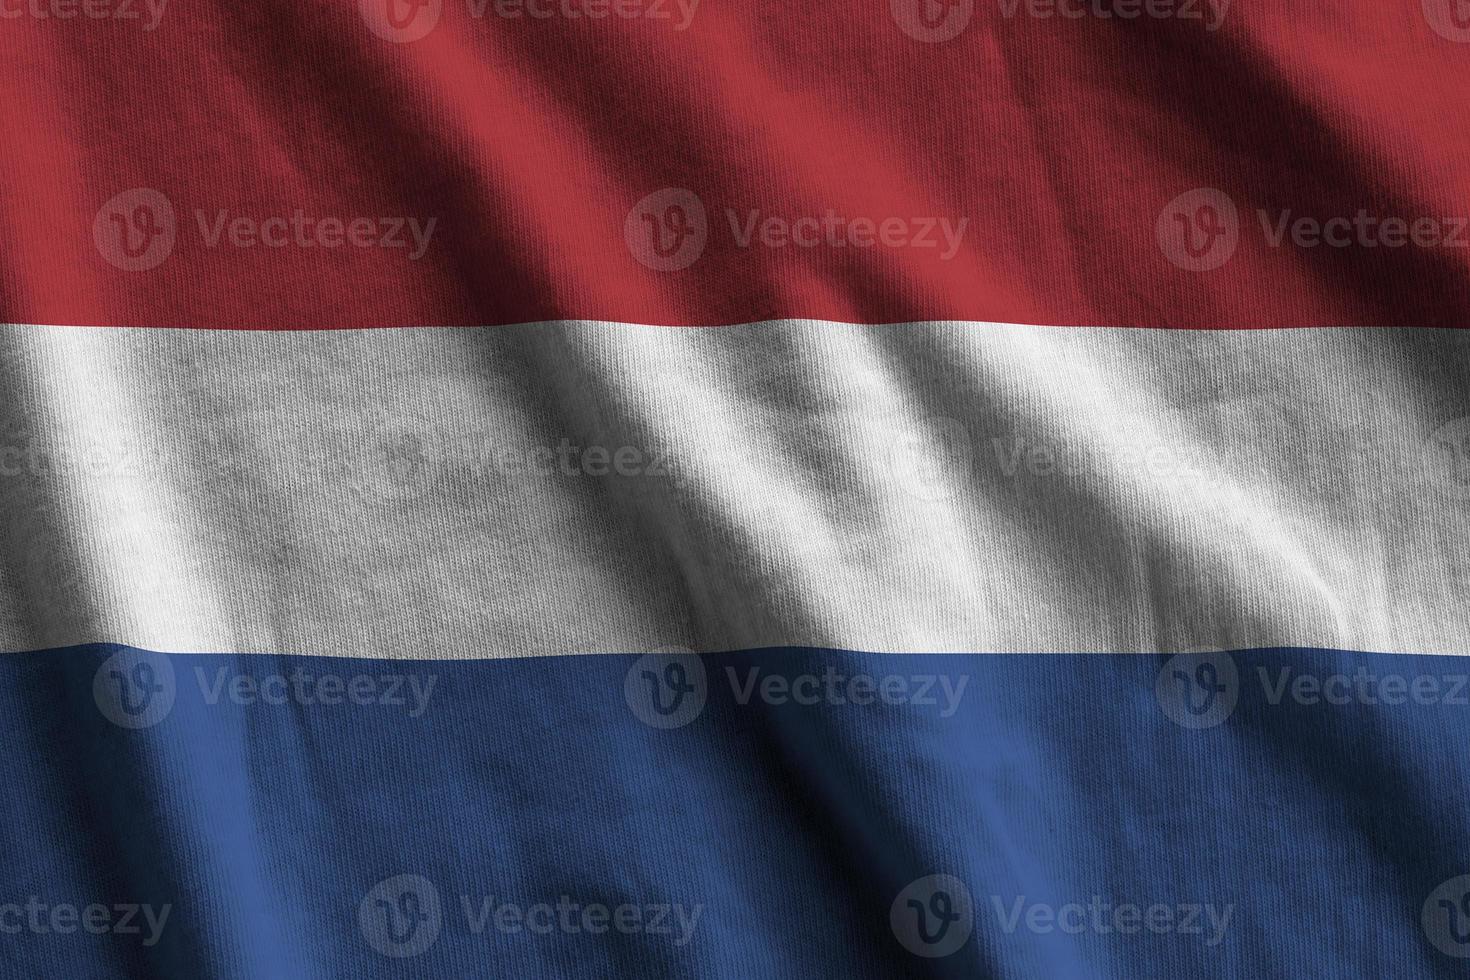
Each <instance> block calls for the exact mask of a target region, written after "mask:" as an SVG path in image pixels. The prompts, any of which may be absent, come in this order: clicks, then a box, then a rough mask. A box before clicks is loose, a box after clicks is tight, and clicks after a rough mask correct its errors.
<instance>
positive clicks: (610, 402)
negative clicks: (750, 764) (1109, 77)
mask: <svg viewBox="0 0 1470 980" xmlns="http://www.w3.org/2000/svg"><path fill="white" fill-rule="evenodd" d="M0 338H3V339H0V370H3V377H0V424H3V426H4V430H3V432H0V499H3V503H4V511H3V513H4V520H3V538H0V547H3V552H0V646H3V648H5V649H9V650H20V649H35V648H43V647H53V646H61V645H67V644H72V643H81V642H92V641H113V642H125V643H130V644H135V645H139V646H145V647H151V648H155V649H162V650H169V651H227V650H228V651H282V652H293V653H302V654H333V655H376V656H415V657H499V656H517V655H539V654H560V653H571V652H584V651H611V650H650V649H656V648H662V647H668V646H684V647H690V648H694V649H720V648H744V647H756V646H771V645H783V644H802V645H815V646H833V647H848V648H856V649H863V650H875V651H1038V652H1040V651H1098V652H1105V651H1114V652H1152V651H1161V650H1164V651H1172V650H1180V649H1190V648H1196V647H1215V646H1219V647H1243V646H1258V645H1307V646H1334V647H1345V648H1353V649H1364V650H1377V651H1404V652H1421V653H1431V652H1438V653H1462V652H1465V650H1466V643H1467V636H1470V630H1467V626H1470V602H1467V600H1466V597H1467V596H1470V541H1467V537H1470V463H1467V455H1466V453H1467V446H1466V442H1467V440H1470V422H1467V421H1464V417H1465V416H1467V415H1470V333H1465V332H1455V331H1441V330H1399V329H1357V328H1353V329H1309V330H1289V331H1246V332H1238V333H1219V332H1198V333H1195V332H1179V331H1159V330H1140V329H1107V328H1089V329H1076V328H1049V327H1029V326H1016V325H998V324H961V323H943V324H910V325H902V326H886V327H874V326H853V325H844V324H833V323H825V322H813V321H782V322H774V323H763V324H751V325H742V326H733V327H723V328H715V329H677V328H667V327H646V326H634V325H626V324H606V323H585V322H579V323H558V324H540V325H526V326H519V327H500V328H493V329H483V330H478V329H476V330H471V329H452V328H449V329H441V328H432V329H430V328H424V329H395V330H371V331H325V332H297V333H229V332H205V331H184V330H166V329H156V330H131V329H110V328H109V329H92V328H75V327H28V326H10V327H5V328H3V331H0ZM1456 439H1458V443H1457V445H1458V450H1457V451H1456V450H1452V449H1451V448H1450V444H1451V443H1453V442H1454V441H1455V440H1456ZM563 440H565V441H563ZM593 446H600V447H604V448H605V449H606V450H607V459H606V460H604V459H603V457H602V456H601V455H599V454H598V453H596V452H592V453H589V452H587V447H593ZM1456 452H1458V455H1456ZM1457 466H1458V469H1457V468H1456V467H1457ZM605 468H606V469H611V470H615V471H619V470H620V471H621V472H614V473H613V475H600V474H601V472H602V471H603V470H604V469H605Z"/></svg>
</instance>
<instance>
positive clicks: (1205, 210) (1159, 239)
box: [0, 0, 1470, 328]
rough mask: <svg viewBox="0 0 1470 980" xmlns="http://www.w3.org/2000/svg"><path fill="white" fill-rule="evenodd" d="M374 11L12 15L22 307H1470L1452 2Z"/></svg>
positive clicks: (371, 311)
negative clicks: (656, 234)
mask: <svg viewBox="0 0 1470 980" xmlns="http://www.w3.org/2000/svg"><path fill="white" fill-rule="evenodd" d="M364 2H365V3H366V4H367V6H366V7H363V6H362V5H360V4H358V3H356V2H346V0H338V2H325V0H257V2H252V3H238V2H226V0H171V2H169V3H168V4H167V6H166V7H165V8H164V9H163V10H162V15H161V18H159V19H158V20H157V24H156V26H155V27H154V29H152V30H149V29H147V27H148V25H149V23H150V22H151V20H152V19H153V17H154V13H153V12H150V10H149V8H148V6H147V5H146V4H145V0H0V13H3V14H4V16H3V17H0V91H3V92H4V96H3V98H0V132H3V133H4V134H5V137H6V138H5V139H4V140H0V315H3V317H4V318H5V319H7V320H11V321H19V322H42V323H80V324H119V325H172V326H203V327H356V326H374V325H415V324H497V323H509V322H519V321H528V320H539V319H549V318H564V317H566V318H593V319H610V320H625V321H637V322H649V323H669V324H722V323H731V322H741V321H749V320H757V319H764V318H771V317H782V316H791V317H815V318H826V319H836V320H848V321H861V322H895V321H906V320H919V319H979V320H997V321H1022V322H1036V323H1057V324H1109V325H1133V324H1144V325H1160V326H1189V327H1221V328H1223V327H1269V326H1298V325H1319V324H1401V325H1438V326H1461V325H1465V324H1467V323H1470V288H1467V283H1470V279H1467V258H1470V248H1466V247H1462V246H1464V245H1470V230H1467V229H1466V228H1465V226H1464V225H1465V216H1466V215H1467V212H1470V193H1467V192H1470V179H1467V177H1470V174H1467V169H1466V164H1465V161H1466V160H1467V159H1470V127H1467V126H1466V111H1467V110H1466V107H1467V106H1470V23H1466V24H1464V25H1463V28H1462V25H1461V23H1460V22H1459V21H1457V20H1456V19H1455V14H1456V11H1457V10H1458V5H1457V4H1456V3H1455V2H1454V0H1443V3H1440V2H1439V0H1423V3H1422V4H1421V2H1420V0H1413V2H1409V0H1406V2H1404V3H1397V4H1382V3H1353V4H1328V3H1323V4H1309V3H1290V4H1281V3H1266V2H1264V0H1249V2H1248V0H1237V2H1235V3H1234V4H1232V5H1230V8H1229V9H1228V10H1227V11H1225V13H1224V18H1223V21H1221V22H1219V27H1218V29H1215V30H1212V29H1210V28H1211V26H1213V23H1214V20H1215V18H1216V16H1217V13H1216V11H1214V10H1212V9H1211V8H1210V7H1209V6H1208V4H1207V2H1206V0H1178V2H1177V3H1175V4H1166V0H1063V6H1065V7H1066V8H1067V11H1068V12H1069V13H1078V12H1080V13H1081V15H1082V16H1079V17H1072V16H1053V17H1041V16H1036V14H1041V13H1044V12H1045V11H1046V10H1049V9H1052V8H1051V7H1049V6H1038V5H1037V4H1038V3H1039V2H1043V0H1036V2H1032V3H1028V2H1027V0H1016V3H1017V4H1018V6H1015V7H1014V8H1013V5H1012V3H1011V0H1004V2H1003V0H988V2H987V0H973V3H972V0H954V2H955V4H956V5H955V6H953V7H945V6H941V5H940V3H939V0H924V2H926V3H929V4H931V6H929V7H927V8H925V9H927V10H928V12H929V13H930V14H931V16H930V18H929V22H930V25H931V26H929V27H926V26H925V21H924V19H923V18H922V17H921V16H920V13H919V11H918V10H917V8H916V7H914V6H912V5H910V4H909V0H892V3H890V2H889V0H828V2H826V3H822V4H775V5H772V4H756V3H730V2H716V0H705V2H704V3H702V4H700V5H699V6H698V7H697V8H696V9H695V10H694V11H693V15H692V19H689V20H688V23H687V26H686V27H685V28H684V29H682V30H681V29H678V28H679V26H680V25H681V23H683V22H684V21H685V20H686V18H687V16H688V8H687V6H686V7H685V8H684V9H682V10H681V8H680V7H679V6H678V5H677V4H676V2H675V0H499V2H498V3H497V0H488V6H487V7H486V12H485V15H484V16H483V17H479V18H477V17H475V16H473V15H472V8H471V6H470V3H471V0H433V2H434V3H437V4H438V5H439V9H437V11H436V9H435V8H434V7H433V6H430V7H428V8H425V9H424V10H419V11H417V13H416V14H415V8H413V7H409V6H407V5H406V4H405V3H404V0H395V2H397V3H399V4H400V6H399V7H398V8H397V13H398V15H399V16H400V19H401V21H402V23H404V24H405V25H406V26H407V28H408V29H409V30H410V31H412V30H414V29H415V28H421V27H426V26H428V23H429V21H431V20H432V19H433V18H434V16H435V14H436V13H437V17H438V19H437V23H435V24H434V26H433V28H432V30H429V31H428V33H427V34H426V35H425V36H423V37H422V38H420V39H417V40H413V41H411V42H407V43H396V42H394V41H390V40H385V39H383V38H381V37H379V36H378V35H377V34H375V33H374V32H373V30H371V29H370V27H369V21H370V20H374V19H378V20H379V22H378V26H379V27H381V28H383V31H384V32H385V33H389V32H390V29H389V28H387V27H384V24H385V23H386V21H383V20H381V17H382V16H385V15H386V10H387V7H386V4H387V3H388V0H364ZM913 2H914V4H917V3H918V2H919V0H913ZM1217 2H1218V0H1217ZM154 3H155V4H156V3H157V0H154ZM526 3H532V4H534V5H535V6H534V12H537V13H549V14H550V16H548V17H532V16H528V15H527V12H526V10H525V7H524V4H526ZM653 3H657V7H656V8H654V9H653V10H649V9H647V7H648V5H649V4H653ZM122 4H125V5H126V6H124V7H122V8H121V10H122V11H123V12H124V13H136V14H137V15H138V19H128V18H126V17H119V18H113V17H111V16H105V15H108V14H110V13H116V12H118V11H119V5H122ZM512 4H514V6H512ZM1338 8H1343V9H1338ZM1348 8H1350V9H1348ZM568 9H571V10H573V12H578V13H588V12H599V11H600V12H604V13H609V14H610V16H607V17H601V18H597V17H591V16H580V17H572V16H568V14H567V13H566V11H567V10H568ZM1012 9H1014V13H1012V14H1010V15H1008V11H1009V10H1012ZM497 11H499V12H497ZM515 11H521V12H522V15H521V16H509V14H513V13H514V12H515ZM619 11H622V12H623V13H638V16H634V17H624V16H621V15H620V14H619V13H618V12H619ZM1028 11H1029V12H1028ZM1171 11H1172V12H1171ZM1107 13H1111V14H1112V15H1113V16H1111V17H1104V16H1100V14H1107ZM1125 13H1135V14H1138V16H1136V17H1135V18H1134V19H1125V18H1124V17H1122V16H1120V15H1121V14H1125ZM1186 13H1187V14H1197V15H1198V16H1199V17H1200V18H1201V19H1192V18H1191V17H1190V16H1185V14H1186ZM61 14H70V16H65V17H63V16H58V15H61ZM657 14H664V15H666V16H663V17H660V16H657ZM414 16H417V17H418V18H420V19H419V20H414V19H413V17H414ZM946 16H948V17H950V18H951V19H949V20H945V19H944V18H945V17H946ZM967 18H968V19H967ZM960 27H962V28H963V29H962V30H958V32H957V33H955V29H957V28H960ZM949 33H955V36H953V37H952V38H949V39H947V40H939V41H935V40H933V39H934V38H936V37H943V36H944V35H945V34H949ZM916 37H917V38H928V40H924V39H916ZM138 188H143V189H148V190H150V191H152V192H156V193H149V194H143V195H139V194H126V193H123V192H130V191H133V190H134V189H138ZM665 188H678V189H684V190H687V191H688V192H689V195H670V194H665V195H664V196H663V197H655V198H654V199H653V201H652V203H651V204H650V205H647V206H645V207H644V208H643V210H642V211H639V210H637V208H636V206H637V205H638V203H639V202H640V201H643V200H645V199H646V198H647V197H648V195H650V194H655V192H658V191H660V190H662V189H665ZM1195 188H1210V189H1213V190H1214V191H1216V192H1217V193H1214V194H1204V195H1195V196H1194V197H1187V198H1184V199H1183V200H1182V201H1181V202H1180V203H1178V204H1175V205H1173V206H1172V207H1171V203H1170V202H1174V201H1176V200H1177V199H1179V197H1180V195H1181V194H1184V193H1185V192H1188V191H1191V190H1193V189H1195ZM119 194H122V195H123V196H121V197H118V195H119ZM692 198H697V201H698V203H697V204H695V203H694V202H693V200H692ZM1227 201H1228V203H1225V202H1227ZM163 202H166V204H165V203H163ZM677 203H682V204H683V208H682V210H679V209H674V208H671V207H670V205H671V204H677ZM1232 209H1233V211H1234V213H1235V222H1234V224H1233V226H1232V225H1231V224H1230V218H1231V210H1232ZM701 210H702V211H703V215H704V217H703V221H702V223H701V219H700V214H699V212H700V211H701ZM170 211H171V212H172V214H173V222H172V234H170V233H169V221H168V215H169V212H170ZM298 215H299V218H298ZM752 216H753V217H752ZM323 219H325V220H323ZM406 219H412V220H413V221H414V222H417V223H418V224H417V227H418V229H419V231H420V237H421V239H424V241H422V242H421V243H420V244H422V245H423V246H424V248H423V254H422V255H421V256H420V257H418V258H417V259H416V260H415V259H414V258H413V253H414V252H415V251H416V250H417V249H418V245H416V244H415V242H414V238H413V236H412V235H411V234H410V232H411V229H412V228H413V227H414V226H413V225H412V224H410V223H408V222H407V220H406ZM1302 219H1305V221H1303V220H1302ZM431 220H432V221H433V225H432V228H430V225H429V222H430V221H431ZM946 222H947V224H946ZM961 222H963V225H962V224H961ZM400 224H401V228H400V227H398V226H399V225H400ZM946 228H947V229H948V231H949V233H950V234H949V236H948V237H946V235H945V230H946ZM1232 228H1233V231H1231V232H1230V233H1225V234H1218V233H1219V232H1224V231H1227V230H1229V229H1232ZM1314 229H1315V230H1314ZM655 230H658V231H660V233H661V234H662V236H663V241H664V245H665V246H667V249H668V250H669V251H671V253H672V254H671V255H670V256H668V257H666V258H660V257H659V256H657V255H656V254H655V253H654V252H653V251H650V242H651V240H652V239H651V238H650V237H649V236H650V235H651V234H652V232H653V231H655ZM747 230H749V232H750V233H749V237H748V238H747ZM1186 230H1187V231H1189V232H1190V233H1191V234H1192V235H1193V241H1194V252H1195V253H1197V254H1193V255H1192V254H1191V252H1190V250H1189V248H1188V247H1187V246H1186V243H1185V239H1184V238H1183V235H1184V233H1185V232H1186ZM123 232H127V233H128V236H129V238H130V243H129V245H130V247H131V249H132V250H133V251H134V252H136V253H138V254H137V255H136V256H130V255H129V254H128V251H127V249H126V248H125V247H124V243H123V239H122V237H121V236H122V233H123ZM395 232H396V233H395ZM1324 237H1325V239H1326V240H1325V241H1324V240H1323V239H1324ZM680 241H683V242H684V244H683V251H680V250H679V249H678V248H677V247H676V246H677V245H678V244H679V242H680ZM394 242H402V243H403V244H401V245H394ZM1232 245H1233V250H1232ZM1227 256H1228V257H1227ZM640 259H642V260H643V261H640ZM686 260H687V261H686ZM1222 261H1223V264H1221V262H1222ZM120 266H121V267H120ZM141 266H148V268H139V267H141ZM650 266H653V267H650ZM673 266H682V267H680V268H671V267H673Z"/></svg>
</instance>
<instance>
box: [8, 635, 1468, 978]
mask: <svg viewBox="0 0 1470 980" xmlns="http://www.w3.org/2000/svg"><path fill="white" fill-rule="evenodd" d="M1467 670H1470V661H1462V660H1459V659H1455V658H1434V657H1413V656H1392V657H1390V656H1382V655H1373V654H1361V653H1349V652H1337V651H1323V650H1300V649H1298V650H1265V651H1242V652H1235V653H1232V654H1212V655H1195V656H1189V657H1184V658H1168V657H1155V656H1099V655H1093V656H1081V655H1068V656H1053V655H1004V656H997V655H985V656H893V655H877V654H864V653H853V652H844V651H829V650H812V649H781V650H762V651H755V652H748V653H738V654H721V655H708V656H705V657H703V658H693V657H689V656H681V655H678V654H669V655H650V656H647V657H640V656H638V655H633V654H630V655H597V656H580V657H565V658H541V659H524V660H497V661H475V662H464V661H447V662H446V661H421V660H412V661H392V660H377V659H374V660H366V659H354V658H315V657H313V658H304V657H289V656H277V655H235V654H219V655H190V656H163V655H160V654H151V653H145V652H142V651H135V650H131V649H127V648H119V647H100V646H94V647H81V648H71V649H66V650H53V651H46V652H37V653H26V654H15V655H9V656H6V657H5V658H3V659H0V736H3V739H4V744H5V746H6V747H7V749H8V751H6V752H5V753H4V757H3V759H4V761H3V763H0V778H3V786H4V794H3V797H0V827H3V828H4V830H3V834H4V837H5V840H6V846H5V848H4V854H5V861H4V862H3V864H0V975H3V976H7V977H9V976H14V977H26V978H31V977H38V976H64V977H68V978H86V977H117V976H148V977H169V978H173V977H177V978H181V980H183V978H190V980H192V978H197V977H205V976H209V977H260V978H271V980H277V978H290V977H313V978H315V977H345V976H351V977H399V976H413V977H420V976H422V977H450V976H514V977H541V976H545V977H551V976H557V977H589V978H591V977H607V976H615V975H621V976H638V977H661V976H668V977H676V976H677V977H684V976H703V977H730V978H742V980H744V978H749V977H776V976H781V977H836V976H843V977H849V976H850V977H889V976H919V975H922V976H943V977H949V976H953V977H973V976H994V977H1073V976H1077V977H1082V976H1087V977H1144V976H1149V977H1182V976H1201V977H1203V976H1211V977H1214V976H1218V977H1226V976H1230V977H1234V976H1283V975H1294V976H1301V975H1309V976H1334V977H1336V976H1353V975H1362V976H1401V977H1408V976H1441V975H1442V976H1451V975H1457V974H1458V973H1459V972H1461V971H1462V970H1463V969H1464V966H1465V963H1466V960H1465V959H1463V958H1462V957H1463V956H1467V955H1470V898H1467V897H1466V896H1467V894H1470V879H1465V880H1464V881H1460V880H1457V879H1460V876H1462V875H1465V874H1467V873H1470V833H1467V830H1470V827H1467V822H1470V821H1467V816H1466V811H1467V807H1466V800H1470V785H1467V783H1470V779H1467V771H1466V761H1465V760H1466V759H1467V758H1470V705H1467V701H1470V691H1467V690H1466V689H1465V673H1466V671H1467ZM129 909H132V911H131V912H129ZM124 920H126V921H124ZM1462 939H1463V940H1464V941H1463V942H1461V940H1462ZM932 954H943V955H932Z"/></svg>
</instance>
